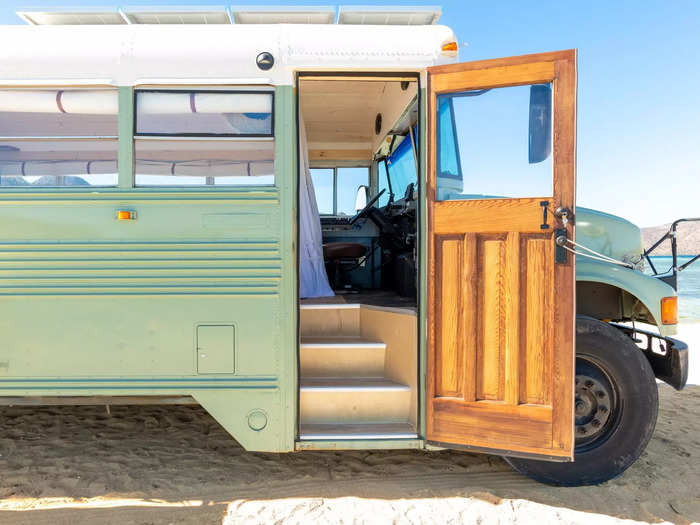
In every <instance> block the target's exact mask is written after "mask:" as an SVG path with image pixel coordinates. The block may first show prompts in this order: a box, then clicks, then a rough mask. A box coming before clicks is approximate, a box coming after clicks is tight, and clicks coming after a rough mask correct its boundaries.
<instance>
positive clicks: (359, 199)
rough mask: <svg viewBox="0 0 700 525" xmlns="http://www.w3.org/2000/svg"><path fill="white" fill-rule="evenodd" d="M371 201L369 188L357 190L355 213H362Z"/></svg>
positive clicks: (361, 187) (363, 187)
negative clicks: (369, 200) (368, 201)
mask: <svg viewBox="0 0 700 525" xmlns="http://www.w3.org/2000/svg"><path fill="white" fill-rule="evenodd" d="M368 199H369V186H360V187H359V188H357V196H356V197H355V211H362V210H364V209H365V207H366V206H367V200H368Z"/></svg>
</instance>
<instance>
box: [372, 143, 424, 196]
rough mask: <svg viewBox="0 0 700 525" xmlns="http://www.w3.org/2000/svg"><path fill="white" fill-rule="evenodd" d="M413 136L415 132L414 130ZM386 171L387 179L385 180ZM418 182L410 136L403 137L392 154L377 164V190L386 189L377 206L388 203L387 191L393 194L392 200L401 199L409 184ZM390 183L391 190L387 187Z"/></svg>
mask: <svg viewBox="0 0 700 525" xmlns="http://www.w3.org/2000/svg"><path fill="white" fill-rule="evenodd" d="M414 136H415V130H414ZM387 169H388V171H389V179H390V180H387ZM417 180H418V176H417V173H416V158H415V155H414V153H413V144H412V143H411V137H410V135H407V136H406V137H404V139H403V141H402V142H401V144H399V145H398V146H397V147H396V149H394V152H393V153H392V154H391V155H389V156H388V157H387V158H386V164H385V163H384V162H380V163H379V189H380V190H382V189H386V190H387V191H386V193H385V194H384V195H382V197H381V198H380V200H379V206H385V205H386V204H387V202H388V201H389V191H390V190H391V192H393V193H394V199H395V200H396V199H401V198H403V196H404V194H405V193H406V188H407V187H408V185H409V184H411V183H413V184H415V183H416V181H417ZM389 182H391V188H390V187H389Z"/></svg>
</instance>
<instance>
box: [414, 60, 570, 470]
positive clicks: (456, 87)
mask: <svg viewBox="0 0 700 525" xmlns="http://www.w3.org/2000/svg"><path fill="white" fill-rule="evenodd" d="M508 60H509V59H499V60H497V61H494V64H495V65H494V67H489V61H485V62H480V63H478V65H479V67H474V66H473V65H469V64H465V65H464V66H465V71H460V70H459V66H460V65H458V66H440V67H438V68H435V70H436V72H437V74H433V75H432V76H430V75H431V74H432V73H433V70H432V69H430V70H429V82H430V83H429V118H428V125H429V126H428V127H429V139H430V140H429V159H428V166H429V170H428V173H429V176H428V188H427V190H428V191H427V194H428V233H429V243H428V259H429V282H428V292H429V296H428V347H429V348H428V370H427V385H426V386H427V395H428V398H427V402H426V415H427V438H428V440H430V441H432V442H435V443H440V444H453V445H462V446H467V447H471V448H476V449H484V450H494V451H498V452H500V453H511V454H518V455H536V456H546V457H548V458H550V459H555V458H558V459H563V460H566V459H571V457H572V456H573V362H574V340H573V337H574V304H575V303H574V281H575V279H574V260H573V259H574V258H573V257H569V258H568V260H567V261H566V262H565V263H563V264H558V263H555V243H554V229H555V228H559V229H561V228H565V229H566V230H567V234H568V235H570V238H573V234H574V230H573V225H572V224H571V223H569V224H567V225H565V224H563V223H562V222H561V221H560V220H559V219H555V218H554V217H553V216H552V214H551V210H552V209H555V208H556V206H564V205H565V206H568V207H571V208H572V209H573V206H574V188H575V183H574V177H575V173H574V161H575V154H574V152H573V151H571V150H573V149H574V145H575V140H574V137H573V133H574V130H575V53H573V52H563V53H555V54H546V55H535V56H530V57H516V58H514V59H513V62H514V64H513V65H512V66H511V65H509V62H508ZM560 62H564V63H565V64H564V65H562V64H561V63H560ZM528 75H529V76H528ZM558 75H559V76H558ZM499 78H500V79H501V80H497V79H499ZM560 79H561V80H560ZM545 81H546V82H552V84H553V91H554V118H553V129H554V140H553V152H554V159H553V192H552V194H551V195H546V196H531V197H524V198H512V199H505V198H495V199H464V200H444V201H437V200H436V199H435V195H436V191H435V183H436V175H435V150H436V149H435V116H434V114H433V112H434V111H435V108H436V95H437V93H440V92H445V91H448V92H455V91H466V90H470V89H481V88H491V87H494V86H500V85H526V84H528V83H540V82H545ZM440 90H444V91H440ZM572 99H573V103H572ZM557 130H559V134H557ZM465 188H466V186H465ZM465 191H466V190H465ZM542 201H547V202H548V203H549V204H548V206H547V207H548V217H547V223H546V227H545V228H543V227H542V225H543V208H542V206H541V203H542Z"/></svg>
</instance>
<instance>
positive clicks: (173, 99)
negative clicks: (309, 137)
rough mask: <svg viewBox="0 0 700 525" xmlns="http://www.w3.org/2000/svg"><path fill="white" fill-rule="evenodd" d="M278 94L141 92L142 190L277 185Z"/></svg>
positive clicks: (138, 148)
mask: <svg viewBox="0 0 700 525" xmlns="http://www.w3.org/2000/svg"><path fill="white" fill-rule="evenodd" d="M273 97H274V94H273V92H272V91H207V90H189V91H181V90H169V91H164V90H160V91H158V90H156V91H152V90H141V91H137V92H136V135H135V140H134V156H135V184H136V186H251V185H253V186H260V185H268V186H269V185H273V184H274V182H275V179H274V175H275V170H274V151H275V145H274V136H273V115H272V108H273Z"/></svg>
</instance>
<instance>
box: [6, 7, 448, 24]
mask: <svg viewBox="0 0 700 525" xmlns="http://www.w3.org/2000/svg"><path fill="white" fill-rule="evenodd" d="M441 14H442V10H441V8H440V7H429V6H340V7H338V8H337V10H336V8H335V7H333V6H321V7H319V6H230V7H226V6H137V7H74V8H70V7H61V8H48V9H38V8H37V9H24V10H22V11H17V16H19V17H20V18H21V19H22V20H24V21H25V22H26V23H27V24H30V25H125V24H139V25H146V24H151V25H162V24H177V25H181V24H201V25H205V24H206V25H211V24H213V25H221V24H333V23H338V24H343V25H431V24H435V23H437V21H438V19H439V18H440V15H441Z"/></svg>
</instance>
